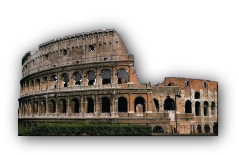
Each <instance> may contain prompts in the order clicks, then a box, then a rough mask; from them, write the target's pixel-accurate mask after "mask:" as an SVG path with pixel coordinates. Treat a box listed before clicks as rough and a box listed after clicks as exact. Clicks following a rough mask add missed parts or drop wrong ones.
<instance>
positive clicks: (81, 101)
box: [80, 96, 85, 116]
mask: <svg viewBox="0 0 239 155" xmlns="http://www.w3.org/2000/svg"><path fill="white" fill-rule="evenodd" d="M80 111H81V113H82V116H83V114H84V113H85V111H84V100H83V96H81V97H80Z"/></svg>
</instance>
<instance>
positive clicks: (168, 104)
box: [164, 96, 175, 110]
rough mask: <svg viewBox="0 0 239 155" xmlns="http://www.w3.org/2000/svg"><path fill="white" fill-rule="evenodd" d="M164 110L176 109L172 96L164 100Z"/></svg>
mask: <svg viewBox="0 0 239 155" xmlns="http://www.w3.org/2000/svg"><path fill="white" fill-rule="evenodd" d="M164 110H175V106H174V100H173V99H172V98H170V96H167V98H166V99H165V100H164Z"/></svg>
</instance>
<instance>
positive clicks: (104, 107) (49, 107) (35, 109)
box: [20, 97, 145, 114]
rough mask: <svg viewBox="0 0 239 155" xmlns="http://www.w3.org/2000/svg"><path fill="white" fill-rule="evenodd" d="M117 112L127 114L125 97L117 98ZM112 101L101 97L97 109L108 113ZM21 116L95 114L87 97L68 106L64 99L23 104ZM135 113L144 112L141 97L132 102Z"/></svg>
mask: <svg viewBox="0 0 239 155" xmlns="http://www.w3.org/2000/svg"><path fill="white" fill-rule="evenodd" d="M117 101H118V102H117V111H118V112H121V113H127V112H128V109H129V108H128V106H129V104H128V101H127V99H126V98H125V97H119V98H118V100H117ZM111 105H112V101H111V100H110V98H108V97H102V98H101V100H100V102H99V106H100V107H99V109H100V110H101V111H100V112H101V113H110V112H112V109H111ZM81 106H83V107H82V108H81ZM20 109H21V114H37V113H80V112H84V113H95V112H96V103H95V101H94V99H93V98H91V97H88V98H87V99H86V101H85V102H83V103H81V102H80V100H79V99H77V98H74V99H72V100H71V101H70V103H69V106H68V104H67V100H66V99H61V100H59V101H56V100H54V99H50V100H49V101H48V103H46V101H45V100H41V101H40V102H38V101H34V102H29V103H27V102H25V103H24V102H23V104H22V105H20ZM134 110H135V112H139V113H140V112H145V99H144V98H143V97H136V98H135V100H134Z"/></svg>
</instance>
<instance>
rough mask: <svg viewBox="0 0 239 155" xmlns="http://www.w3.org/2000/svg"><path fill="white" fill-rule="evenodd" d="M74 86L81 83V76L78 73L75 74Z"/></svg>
mask: <svg viewBox="0 0 239 155" xmlns="http://www.w3.org/2000/svg"><path fill="white" fill-rule="evenodd" d="M74 76H75V85H80V82H81V74H80V73H79V72H75V74H74Z"/></svg>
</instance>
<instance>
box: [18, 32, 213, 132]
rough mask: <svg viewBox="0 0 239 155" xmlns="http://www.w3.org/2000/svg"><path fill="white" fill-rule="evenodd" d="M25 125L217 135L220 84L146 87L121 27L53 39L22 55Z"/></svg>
mask: <svg viewBox="0 0 239 155" xmlns="http://www.w3.org/2000/svg"><path fill="white" fill-rule="evenodd" d="M20 85H21V91H20V98H19V99H18V102H19V108H18V126H19V128H23V127H26V126H28V127H32V126H34V125H37V124H39V123H44V122H81V121H86V120H87V121H89V122H108V123H112V122H114V123H119V124H125V123H127V124H148V125H150V126H151V127H152V131H153V132H156V133H169V134H170V133H179V134H197V133H202V134H203V133H212V132H213V124H214V122H217V109H218V96H217V93H218V82H215V81H209V80H202V79H190V78H179V77H166V78H165V80H164V82H162V83H158V84H157V85H152V84H150V83H140V81H139V79H138V78H137V74H136V71H135V68H134V56H133V55H132V54H129V53H128V52H127V50H126V47H125V46H124V43H123V40H122V38H121V37H120V34H119V33H118V32H117V31H116V30H115V29H101V30H96V31H88V32H84V33H78V34H74V35H69V36H65V37H61V38H57V39H53V40H49V41H48V42H45V43H43V44H40V45H39V50H38V51H34V52H27V53H26V54H25V55H24V56H23V58H22V79H21V80H20Z"/></svg>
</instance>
